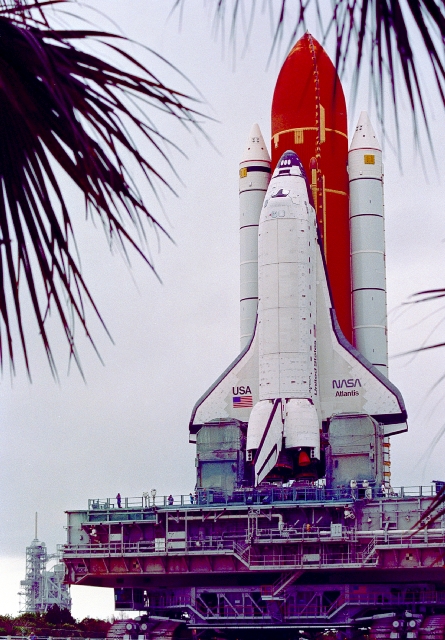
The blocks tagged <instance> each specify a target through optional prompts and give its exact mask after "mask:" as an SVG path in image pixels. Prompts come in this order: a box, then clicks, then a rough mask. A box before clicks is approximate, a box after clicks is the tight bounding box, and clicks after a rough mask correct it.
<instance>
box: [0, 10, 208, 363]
mask: <svg viewBox="0 0 445 640" xmlns="http://www.w3.org/2000/svg"><path fill="white" fill-rule="evenodd" d="M61 2H63V0H52V1H48V2H36V3H32V2H27V3H21V2H19V1H17V2H14V1H13V0H11V1H8V0H0V185H1V197H0V361H1V362H2V363H3V360H4V357H5V355H6V353H7V354H8V355H9V359H10V361H11V362H12V363H13V362H14V358H15V345H14V343H13V334H14V332H15V329H14V326H17V327H18V333H19V336H20V339H19V342H20V343H21V346H22V349H23V353H24V356H25V360H26V366H27V367H28V371H29V362H28V356H27V347H26V338H25V329H24V324H23V314H22V309H21V291H22V287H23V286H24V285H25V284H26V289H27V290H28V292H29V295H30V298H31V301H32V306H33V310H34V313H35V317H36V319H37V323H38V327H39V331H40V334H41V337H42V340H43V344H44V346H45V349H46V353H47V356H48V359H49V362H50V365H51V368H52V370H53V371H54V372H55V362H54V358H53V355H52V352H51V346H50V341H49V338H48V335H47V330H46V319H47V317H48V314H49V312H50V310H51V309H55V311H56V313H57V315H58V317H59V319H60V321H61V324H62V326H63V330H64V332H65V335H66V338H67V341H68V344H69V349H70V353H71V355H72V356H73V357H74V359H75V360H76V361H77V362H78V356H77V353H76V347H75V342H74V329H73V322H72V317H75V318H77V321H80V323H81V325H82V327H83V328H84V330H85V332H86V334H87V336H88V337H89V338H90V340H92V338H91V336H90V333H89V330H88V327H87V320H86V310H85V309H86V303H89V304H90V305H92V307H93V309H94V310H95V312H96V313H97V315H98V317H99V318H100V314H99V311H98V309H97V308H96V306H95V304H94V301H93V300H92V297H91V294H90V291H89V289H88V286H87V284H86V282H85V280H84V278H83V277H82V274H81V272H80V269H79V266H78V260H77V254H76V248H75V244H74V237H73V230H72V229H73V225H72V215H73V212H72V211H71V210H70V207H69V206H68V204H67V203H66V201H65V198H64V194H63V193H62V190H61V188H60V185H59V179H58V175H57V174H56V172H55V169H54V161H55V162H56V163H57V164H58V165H59V166H60V167H61V168H62V169H63V170H64V171H65V173H66V174H67V175H68V176H69V178H70V179H71V180H72V181H73V182H74V184H75V185H77V187H78V188H79V189H80V190H81V192H82V193H83V196H84V199H85V206H86V211H87V213H90V214H95V215H97V216H98V217H99V218H100V220H101V221H102V224H103V227H104V229H105V230H106V233H107V235H108V238H109V240H110V242H117V243H118V245H119V246H120V247H121V248H122V250H123V251H124V252H125V251H126V249H127V247H131V248H133V249H134V250H136V252H138V253H139V254H140V255H141V256H142V258H143V259H144V260H145V262H146V263H147V264H148V265H149V267H150V268H151V269H153V270H154V266H153V264H152V262H151V260H150V258H149V254H148V252H147V250H146V244H145V228H146V224H147V223H148V225H149V227H151V228H153V229H154V230H158V231H160V232H161V233H163V234H166V235H167V236H168V234H167V232H166V230H165V229H164V228H163V227H162V225H161V224H160V222H159V221H158V220H157V218H156V217H155V216H154V214H153V212H152V211H151V210H150V209H148V208H147V206H146V205H145V204H144V202H143V199H142V197H141V195H140V193H139V191H138V189H137V188H136V186H135V184H134V182H133V181H132V178H131V176H130V174H129V172H128V171H127V168H126V163H127V162H128V159H129V158H133V159H134V160H136V162H137V163H138V166H139V167H140V169H141V171H142V172H143V175H144V176H145V179H146V181H147V182H148V184H149V185H150V187H151V188H152V190H154V191H155V192H156V185H157V184H163V185H165V186H166V187H167V188H171V185H170V181H171V177H172V175H173V174H172V173H171V171H172V170H173V167H172V165H171V162H170V159H169V155H168V153H167V151H168V145H169V144H170V145H171V148H173V146H174V144H173V142H170V141H169V140H168V139H167V138H166V137H165V136H163V135H162V134H161V133H160V132H159V131H158V130H157V129H156V127H155V125H154V124H153V123H152V122H151V120H149V118H148V117H146V116H144V115H143V114H144V113H146V111H147V108H152V109H153V108H156V109H161V110H162V111H163V112H164V113H166V114H168V115H169V116H171V117H172V118H174V119H176V120H177V121H178V122H180V123H182V124H184V125H185V126H192V127H195V128H198V129H199V128H200V127H199V124H198V122H197V116H198V112H197V111H196V107H195V105H196V101H195V100H193V99H192V97H190V96H188V95H184V94H183V93H181V92H178V91H175V90H174V89H172V88H170V87H168V86H166V85H165V84H163V83H162V81H161V80H160V79H159V78H157V77H156V76H155V75H154V74H153V73H151V72H150V70H149V69H147V68H146V67H145V66H144V65H142V64H141V63H139V62H138V61H137V60H136V59H135V58H134V57H132V56H131V55H130V54H129V53H128V52H127V51H125V50H124V49H123V48H122V45H123V43H124V41H125V39H123V38H121V37H118V36H115V35H113V34H109V33H105V32H101V31H95V32H94V31H69V30H65V31H64V30H55V29H51V28H50V27H49V26H48V25H45V24H44V23H43V22H42V20H44V18H42V15H43V14H42V12H43V9H44V7H45V5H47V4H57V3H61ZM31 6H32V7H33V8H34V9H36V10H38V13H37V14H34V15H33V16H32V17H29V14H27V13H26V12H28V11H29V9H30V7H31ZM92 41H94V42H96V43H97V42H100V43H102V44H103V45H104V46H108V47H109V50H110V51H112V52H113V54H114V55H116V54H117V55H118V56H120V57H121V60H122V61H123V62H125V63H126V64H122V66H115V65H113V64H112V63H110V62H106V61H105V60H103V59H101V58H99V57H97V56H95V55H93V54H92V53H89V52H87V51H85V50H84V48H82V46H79V45H84V44H85V43H86V44H88V43H89V42H92ZM129 64H131V65H132V67H133V69H134V72H132V71H126V70H124V68H123V67H125V68H128V67H129ZM138 103H139V104H138ZM128 128H130V130H131V129H133V131H136V132H139V135H142V136H143V137H144V138H145V140H146V142H148V144H149V149H151V151H150V152H149V153H150V157H152V156H154V157H155V158H156V157H157V158H158V161H157V164H155V163H154V162H152V161H151V160H150V159H149V158H148V157H147V155H143V154H141V153H140V151H139V150H138V148H137V146H136V144H135V142H134V141H133V140H132V138H131V137H130V135H129V134H128V132H127V129H128ZM166 149H167V150H166ZM159 165H160V166H161V167H164V168H162V169H160V168H158V166H159ZM166 166H167V167H168V169H167V173H166V172H165V171H166V170H165V167H166ZM11 293H12V302H11Z"/></svg>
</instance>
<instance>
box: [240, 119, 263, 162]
mask: <svg viewBox="0 0 445 640" xmlns="http://www.w3.org/2000/svg"><path fill="white" fill-rule="evenodd" d="M252 160H257V161H259V162H270V155H269V152H268V150H267V147H266V143H265V142H264V138H263V134H262V133H261V130H260V127H259V126H258V125H257V124H254V125H253V126H252V129H251V130H250V133H249V137H248V139H247V145H246V147H245V149H244V152H243V155H242V160H241V164H243V163H244V162H251V161H252Z"/></svg>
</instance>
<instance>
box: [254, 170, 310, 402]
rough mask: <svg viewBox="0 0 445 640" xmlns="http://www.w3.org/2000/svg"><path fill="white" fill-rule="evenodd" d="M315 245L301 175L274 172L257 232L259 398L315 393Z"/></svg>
mask: <svg viewBox="0 0 445 640" xmlns="http://www.w3.org/2000/svg"><path fill="white" fill-rule="evenodd" d="M295 169H298V168H297V167H296V168H295ZM283 193H287V195H285V196H283V195H281V194H283ZM316 248H317V229H316V220H315V212H314V209H313V208H312V206H311V205H310V203H309V197H308V193H307V186H306V181H305V179H304V178H303V177H302V176H296V175H293V176H279V177H275V178H273V180H272V182H271V185H270V187H269V190H268V192H267V195H266V199H265V202H264V206H263V210H262V212H261V216H260V224H259V237H258V290H259V305H258V322H259V324H258V338H259V397H260V400H270V399H274V398H311V399H313V396H314V394H315V395H316V393H317V384H316V371H315V369H316V361H315V354H316V335H315V331H316V329H315V327H316V313H317V312H316Z"/></svg>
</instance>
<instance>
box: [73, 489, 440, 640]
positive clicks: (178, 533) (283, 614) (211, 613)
mask: <svg viewBox="0 0 445 640" xmlns="http://www.w3.org/2000/svg"><path fill="white" fill-rule="evenodd" d="M374 493H375V494H376V495H375V496H372V497H368V498H365V497H363V495H362V491H361V490H360V493H359V492H358V491H357V490H350V489H344V490H339V491H327V490H326V489H324V488H322V487H320V488H315V487H310V488H309V487H307V488H295V487H289V488H278V489H277V488H270V489H269V488H261V489H258V490H252V489H248V490H238V491H235V492H233V493H231V494H229V493H227V492H223V491H210V490H207V491H200V492H198V493H197V494H196V497H195V495H193V504H190V496H189V495H184V496H173V500H174V503H173V504H169V498H168V497H164V496H162V497H159V496H157V497H156V498H155V505H153V501H152V499H151V498H148V497H147V496H143V497H139V498H125V499H122V502H121V505H122V506H121V508H118V507H117V505H116V500H112V499H104V500H100V499H92V500H90V501H89V505H88V509H86V510H85V511H70V512H68V543H67V544H66V545H63V546H62V548H61V551H62V553H63V560H64V562H65V564H66V566H67V572H68V580H69V582H70V583H71V584H85V585H95V586H103V587H113V588H114V589H115V598H116V609H118V610H140V611H143V610H145V611H148V612H149V613H150V614H151V615H158V616H169V617H174V618H179V619H182V620H184V621H185V622H186V623H187V625H188V626H189V627H190V628H192V629H201V630H204V629H212V628H213V629H214V628H215V627H218V628H219V629H221V628H224V629H225V630H226V631H230V630H231V629H232V630H234V629H241V628H245V629H247V628H252V627H255V628H256V626H257V625H258V624H259V623H261V625H262V626H263V627H264V629H265V630H267V628H269V629H270V630H271V631H272V627H273V629H274V630H275V631H274V633H275V636H274V637H279V636H277V635H276V633H277V625H278V630H279V629H281V630H282V631H283V633H284V630H285V628H287V629H289V628H295V629H296V628H297V627H298V628H302V629H303V628H304V629H309V630H310V629H316V628H324V627H326V625H328V626H334V627H336V628H343V629H358V627H359V626H360V625H361V626H363V623H362V622H360V620H362V619H364V618H366V619H368V620H369V621H370V622H369V624H375V620H377V621H378V620H379V619H380V616H381V615H385V614H387V615H388V616H389V617H391V616H392V617H397V616H399V617H400V616H402V617H403V616H405V615H406V612H407V611H408V612H410V614H412V615H418V616H421V617H422V618H425V619H426V618H427V617H428V616H431V615H433V614H434V613H437V612H440V613H445V582H444V573H445V528H444V523H443V522H442V519H441V518H439V519H437V520H434V518H433V517H430V523H425V522H424V525H426V526H424V528H419V525H418V523H419V520H421V518H422V514H424V513H425V511H426V510H427V509H428V507H429V506H430V505H431V504H432V502H433V500H434V499H435V497H436V486H435V485H432V486H427V487H404V488H398V489H394V490H392V491H391V495H382V492H381V491H380V490H374ZM368 496H369V493H368ZM195 500H196V502H195ZM170 502H171V497H170ZM391 619H392V618H391ZM373 621H374V622H373ZM388 637H389V636H388ZM400 637H402V636H400ZM413 637H415V636H413Z"/></svg>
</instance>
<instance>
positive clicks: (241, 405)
mask: <svg viewBox="0 0 445 640" xmlns="http://www.w3.org/2000/svg"><path fill="white" fill-rule="evenodd" d="M232 407H233V408H234V409H246V408H248V407H253V402H252V396H233V403H232Z"/></svg>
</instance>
